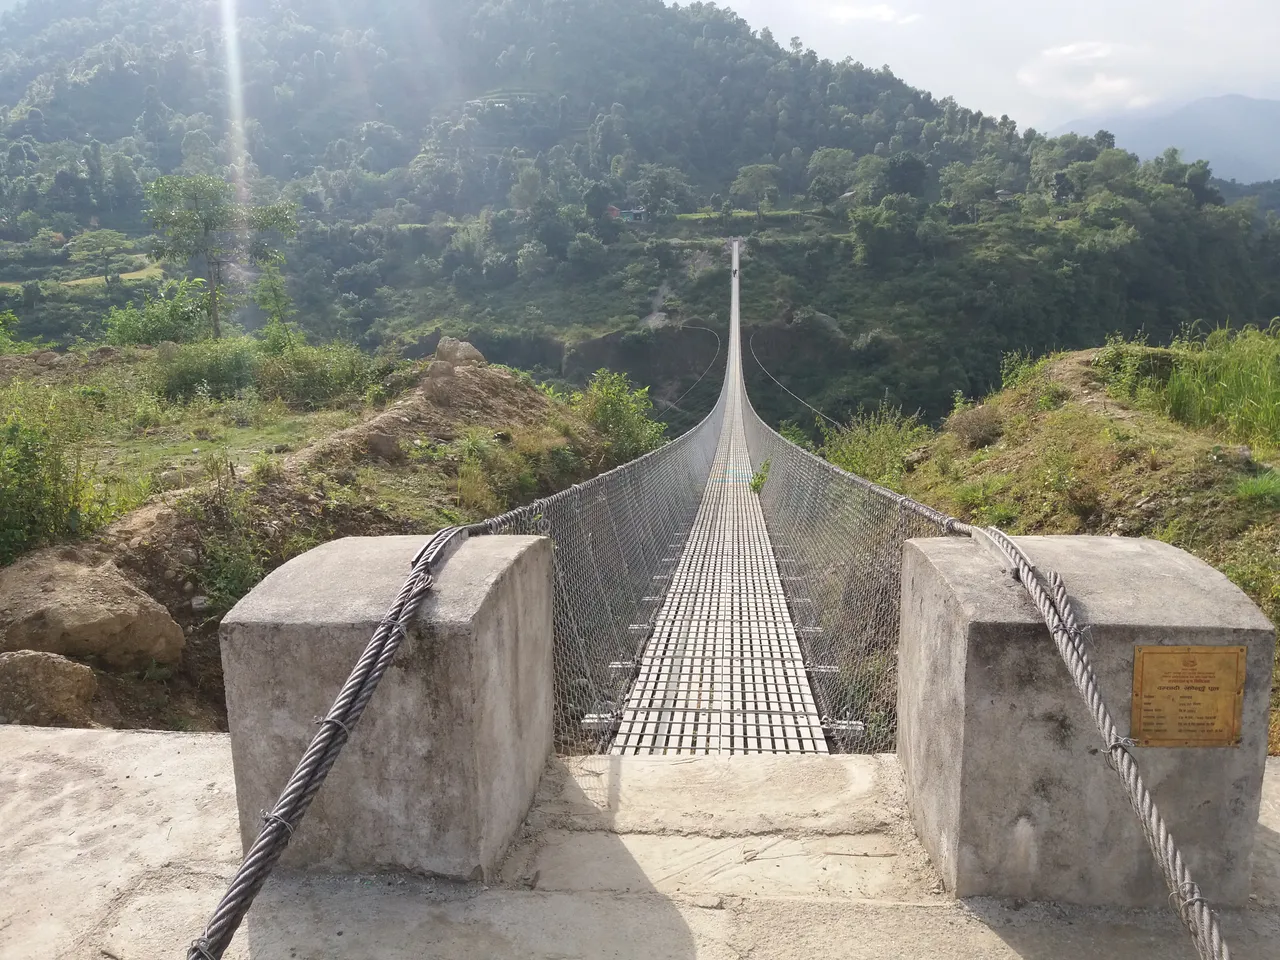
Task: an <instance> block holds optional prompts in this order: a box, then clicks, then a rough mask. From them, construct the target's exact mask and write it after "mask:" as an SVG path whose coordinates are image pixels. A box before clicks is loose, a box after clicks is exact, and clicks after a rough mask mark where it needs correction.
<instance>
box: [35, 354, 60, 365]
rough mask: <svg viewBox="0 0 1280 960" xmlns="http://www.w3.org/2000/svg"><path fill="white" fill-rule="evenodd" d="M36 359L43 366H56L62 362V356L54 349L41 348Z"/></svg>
mask: <svg viewBox="0 0 1280 960" xmlns="http://www.w3.org/2000/svg"><path fill="white" fill-rule="evenodd" d="M35 361H36V363H38V364H40V366H42V367H56V366H57V365H58V364H59V363H61V362H62V356H61V355H60V354H58V353H55V352H54V351H52V350H41V351H40V352H39V353H37V354H36V355H35Z"/></svg>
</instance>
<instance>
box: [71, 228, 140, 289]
mask: <svg viewBox="0 0 1280 960" xmlns="http://www.w3.org/2000/svg"><path fill="white" fill-rule="evenodd" d="M128 244H129V238H128V237H126V236H125V235H124V234H123V233H120V232H119V231H118V230H90V231H89V232H88V233H82V234H80V236H78V237H76V238H75V240H74V241H72V244H71V259H72V260H73V261H74V262H76V263H96V264H97V265H98V269H99V270H100V271H101V273H102V280H103V282H104V283H110V282H111V258H112V257H113V256H115V255H116V254H117V253H119V252H120V251H121V250H123V249H124V248H125V247H126V246H128Z"/></svg>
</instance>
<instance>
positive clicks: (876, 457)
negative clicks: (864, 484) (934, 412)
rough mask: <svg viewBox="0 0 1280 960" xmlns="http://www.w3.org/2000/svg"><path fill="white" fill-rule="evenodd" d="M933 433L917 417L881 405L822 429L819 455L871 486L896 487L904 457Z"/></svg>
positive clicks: (904, 461)
mask: <svg viewBox="0 0 1280 960" xmlns="http://www.w3.org/2000/svg"><path fill="white" fill-rule="evenodd" d="M931 436H933V431H932V430H930V429H929V428H928V427H927V426H925V425H924V424H922V423H921V422H920V418H919V416H917V415H916V414H912V415H911V416H907V415H906V414H904V413H903V412H902V410H901V409H899V408H897V407H890V406H888V405H887V404H881V405H880V407H879V408H878V409H876V410H873V411H872V412H870V413H860V414H858V415H857V416H856V417H854V418H853V419H852V420H850V421H849V423H848V425H847V426H844V427H839V428H835V427H825V426H824V427H823V445H822V449H821V451H820V452H821V454H822V455H823V456H824V457H826V458H827V459H828V460H830V461H831V462H832V463H834V464H835V465H836V466H838V467H840V468H841V469H843V470H848V471H849V472H850V473H854V474H857V475H858V476H860V477H863V478H864V479H867V480H871V481H872V482H874V483H880V484H884V485H885V486H888V487H893V486H896V485H897V483H898V481H899V480H901V479H902V474H903V473H904V472H905V471H906V458H907V454H909V453H911V451H913V450H916V449H917V448H919V447H921V446H922V445H924V444H925V443H926V442H927V441H928V440H929V438H930V437H931Z"/></svg>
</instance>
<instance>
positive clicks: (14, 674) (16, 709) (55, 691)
mask: <svg viewBox="0 0 1280 960" xmlns="http://www.w3.org/2000/svg"><path fill="white" fill-rule="evenodd" d="M97 689H98V681H97V679H95V678H94V676H93V671H92V670H90V669H89V668H88V667H86V666H85V665H84V664H82V663H73V662H72V661H70V660H68V659H67V658H66V657H60V656H58V655H57V654H56V653H39V652H37V651H34V650H19V651H17V652H14V653H0V723H22V724H29V725H31V726H39V727H47V726H85V725H87V724H88V723H89V701H90V700H92V699H93V694H94V692H95V691H96V690H97Z"/></svg>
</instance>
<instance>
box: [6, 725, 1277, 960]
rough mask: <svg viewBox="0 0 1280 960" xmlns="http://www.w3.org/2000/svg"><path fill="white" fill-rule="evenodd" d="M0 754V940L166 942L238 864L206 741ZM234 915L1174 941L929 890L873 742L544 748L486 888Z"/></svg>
mask: <svg viewBox="0 0 1280 960" xmlns="http://www.w3.org/2000/svg"><path fill="white" fill-rule="evenodd" d="M0 756H3V757H4V758H5V763H4V765H3V767H2V768H0V827H2V828H3V829H0V891H3V896H0V958H2V960H35V958H40V960H44V958H57V960H73V958H74V960H150V958H159V957H170V958H179V957H182V956H184V953H183V950H184V948H185V946H186V944H187V943H188V942H189V941H190V940H191V938H192V937H194V936H195V935H196V934H197V933H198V932H199V931H200V929H201V928H202V927H203V925H204V922H205V920H206V916H207V914H208V912H209V911H210V910H211V909H212V907H213V905H214V904H215V903H216V902H217V899H218V897H219V896H220V895H221V894H222V891H223V889H224V886H225V884H226V882H227V880H228V879H229V878H230V876H231V874H232V873H233V872H234V870H235V867H236V865H237V863H238V858H239V853H240V849H239V842H238V837H237V823H236V807H235V798H234V796H233V795H232V776H231V750H230V743H229V740H228V739H227V738H226V737H225V736H222V735H215V734H176V733H169V734H159V733H144V732H117V731H95V730H47V729H36V728H30V727H14V726H4V727H0ZM1269 763H1270V766H1269V768H1268V778H1267V786H1266V795H1265V798H1264V801H1263V812H1262V824H1261V827H1260V833H1259V856H1258V857H1257V863H1256V864H1255V870H1254V889H1255V893H1254V896H1255V899H1254V901H1253V904H1252V906H1251V907H1250V908H1249V909H1247V910H1243V911H1230V912H1228V913H1226V914H1225V917H1224V923H1225V926H1226V930H1227V933H1228V935H1229V936H1230V937H1231V940H1232V946H1233V947H1234V948H1235V950H1236V956H1237V957H1244V958H1260V960H1276V958H1280V760H1277V759H1272V760H1271V761H1269ZM302 829H306V826H305V824H304V825H303V828H302ZM1209 892H1210V893H1212V891H1209ZM250 916H251V919H250V922H249V924H248V926H247V928H246V929H245V930H242V931H241V934H240V936H239V938H238V939H237V941H236V943H235V944H234V945H233V948H232V951H231V952H230V953H228V956H229V957H234V958H236V960H245V958H252V960H320V958H326V960H328V958H333V960H400V958H405V960H446V958H447V960H493V958H511V960H517V958H518V960H526V958H542V960H551V958H558V960H570V958H582V960H587V958H593V960H594V958H600V957H612V958H619V960H736V958H742V957H747V956H751V957H757V958H780V960H789V958H796V960H800V958H804V960H811V958H814V957H823V958H835V960H863V958H886V960H887V958H894V960H897V958H907V957H910V958H913V960H942V958H948V960H949V958H957V957H965V958H981V960H986V958H993V960H994V958H1002V960H1004V958H1022V960H1059V958H1061V960H1067V958H1071V960H1078V958H1080V957H1107V958H1110V957H1117V958H1126V960H1156V958H1161V960H1166V958H1187V960H1193V958H1194V956H1195V953H1194V950H1193V949H1192V947H1191V946H1190V943H1189V941H1188V940H1187V939H1186V937H1185V936H1184V934H1183V933H1182V931H1181V928H1180V927H1179V926H1178V924H1177V921H1176V920H1175V919H1174V918H1173V917H1172V915H1171V914H1168V913H1165V912H1152V913H1143V912H1139V913H1120V912H1107V911H1103V910H1084V909H1073V908H1065V907H1059V906H1055V905H1052V904H1027V905H1021V906H1020V905H1016V904H1009V903H996V902H987V901H970V902H966V903H956V902H953V901H951V900H949V899H947V898H946V897H945V896H944V895H943V894H942V893H941V892H940V891H939V888H938V884H937V882H936V879H935V877H934V875H933V873H932V870H931V868H930V866H929V864H928V862H927V861H926V859H925V857H924V856H923V854H922V852H921V851H920V848H919V846H918V845H917V844H916V842H915V840H914V838H913V837H912V836H911V834H910V831H909V827H908V826H907V824H906V822H905V820H904V818H903V815H902V804H901V777H900V773H899V770H898V766H897V761H896V759H894V758H893V757H850V756H838V757H837V756H832V757H823V756H811V757H773V756H745V757H744V756H739V757H715V756H713V757H670V758H666V757H655V758H649V757H585V758H578V759H575V760H571V761H566V760H556V761H553V763H552V764H551V765H549V767H548V769H547V773H546V775H545V776H544V778H543V782H542V786H541V789H540V791H539V797H538V799H537V802H536V803H535V805H534V809H533V811H532V812H531V814H530V816H529V820H528V823H527V827H526V830H525V835H524V837H523V839H522V840H521V841H520V843H519V844H518V845H517V846H516V848H515V849H514V850H513V852H512V854H511V856H510V858H509V860H508V862H507V864H506V868H505V872H504V877H503V879H502V882H501V883H500V884H498V885H495V886H493V887H490V888H484V887H480V886H475V885H457V884H448V883H442V882H436V881H431V880H426V879H421V878H412V877H386V876H383V877H314V876H312V877H305V876H299V875H290V874H281V875H279V876H277V877H275V878H273V879H272V881H271V882H269V883H268V885H267V887H266V889H265V890H264V892H263V895H262V897H261V898H260V900H259V902H258V905H257V906H256V907H255V909H254V911H253V913H252V914H251V915H250Z"/></svg>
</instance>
